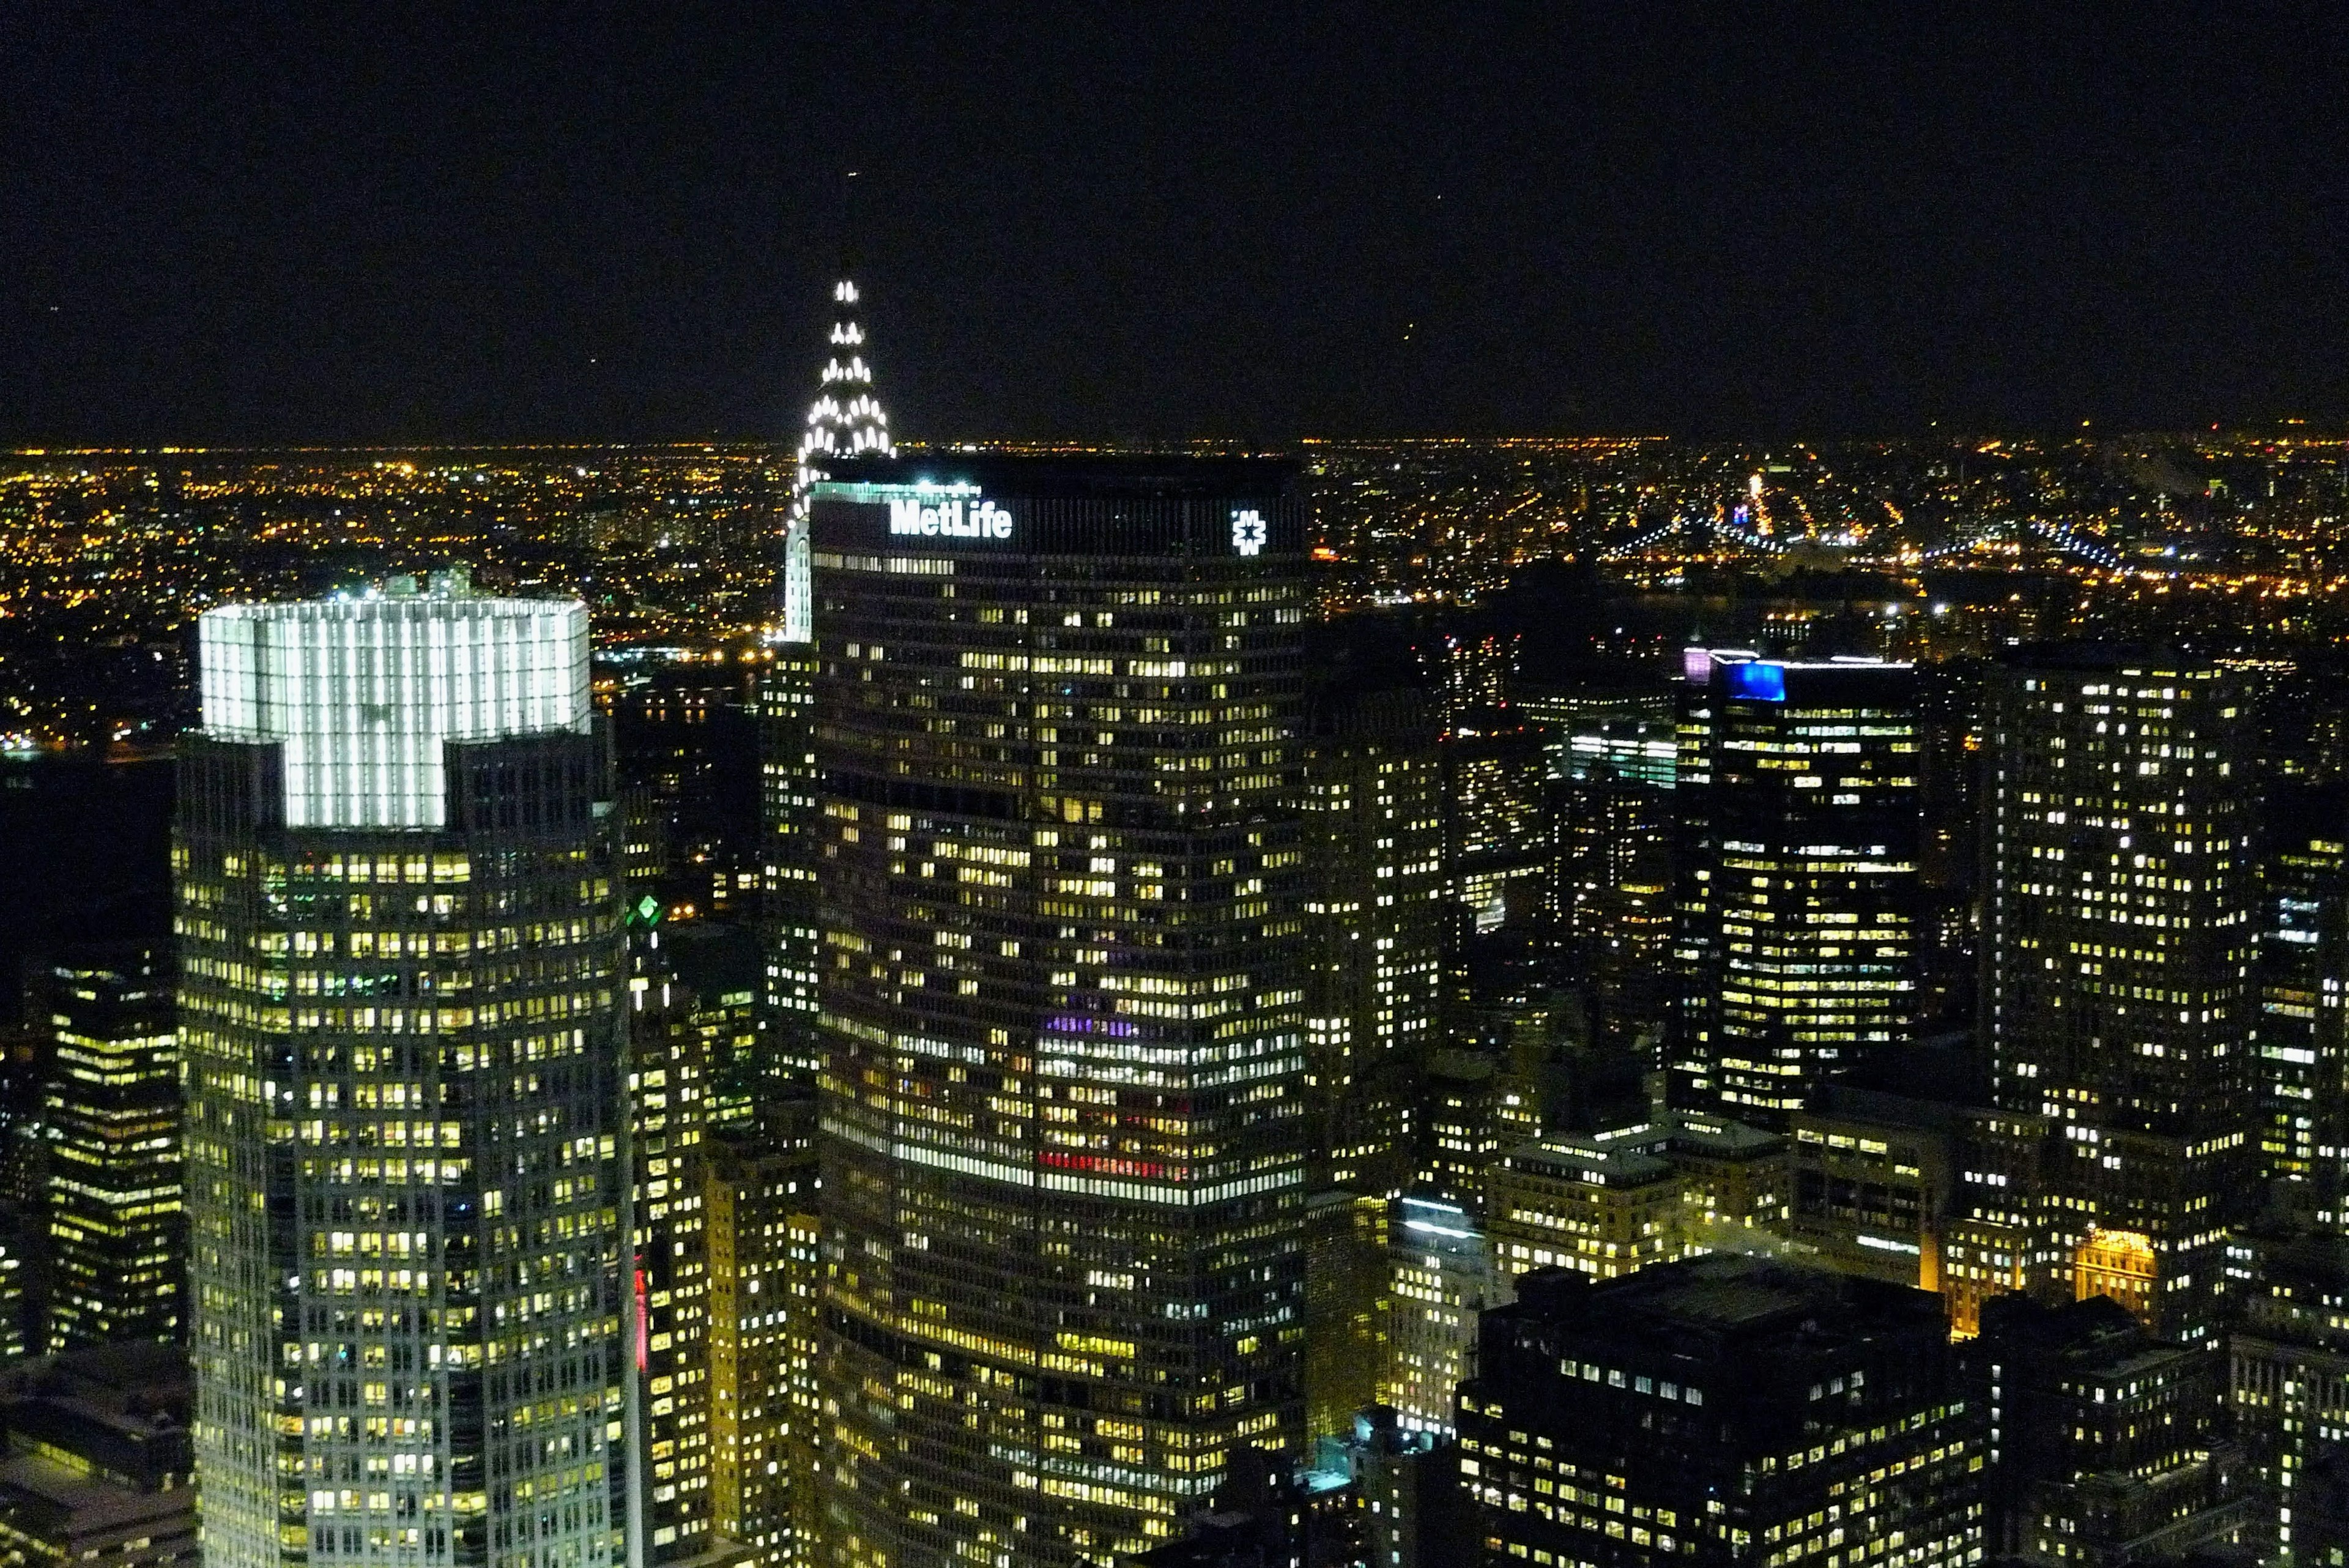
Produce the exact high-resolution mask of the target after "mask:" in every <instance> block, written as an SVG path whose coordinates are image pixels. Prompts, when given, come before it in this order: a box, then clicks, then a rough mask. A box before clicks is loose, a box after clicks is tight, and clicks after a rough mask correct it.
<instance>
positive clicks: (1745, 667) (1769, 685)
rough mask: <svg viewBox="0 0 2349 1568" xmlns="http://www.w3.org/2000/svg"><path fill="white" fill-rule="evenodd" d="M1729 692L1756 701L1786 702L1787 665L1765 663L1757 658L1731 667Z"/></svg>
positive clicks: (1733, 695) (1734, 695)
mask: <svg viewBox="0 0 2349 1568" xmlns="http://www.w3.org/2000/svg"><path fill="white" fill-rule="evenodd" d="M1729 694H1730V695H1731V696H1732V697H1747V698H1751V699H1752V700H1753V701H1756V702H1784V701H1785V700H1786V667H1785V665H1783V664H1764V663H1763V662H1762V661H1761V660H1760V659H1755V660H1754V661H1753V662H1751V663H1748V664H1733V665H1731V666H1730V667H1729Z"/></svg>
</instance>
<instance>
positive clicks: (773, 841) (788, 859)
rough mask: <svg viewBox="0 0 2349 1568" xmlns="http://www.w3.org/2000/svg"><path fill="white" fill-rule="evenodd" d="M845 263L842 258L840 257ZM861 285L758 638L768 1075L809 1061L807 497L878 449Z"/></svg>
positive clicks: (812, 923) (841, 328) (850, 307)
mask: <svg viewBox="0 0 2349 1568" xmlns="http://www.w3.org/2000/svg"><path fill="white" fill-rule="evenodd" d="M845 270H846V269H845V268H843V271H845ZM862 299H863V296H861V295H860V294H859V293H858V292H857V287H856V284H855V281H854V279H853V278H848V277H843V278H841V279H840V280H839V281H838V282H837V283H835V284H833V290H832V304H833V311H832V327H831V331H830V332H829V333H828V334H827V341H826V344H825V354H824V363H823V373H822V374H821V376H820V377H819V378H818V386H817V390H816V395H815V400H814V401H813V402H812V403H811V404H809V405H808V412H807V424H806V428H805V429H804V430H803V431H802V432H801V435H800V443H799V451H798V452H797V454H796V457H795V460H794V467H793V470H792V498H791V504H790V510H789V512H788V514H786V516H785V518H784V526H783V570H782V589H783V603H782V636H781V640H780V641H778V642H775V643H773V644H771V645H770V647H769V648H768V649H767V653H768V660H769V661H768V665H767V669H766V670H765V671H764V673H763V674H762V675H761V678H760V680H759V684H758V690H757V698H756V704H755V706H756V709H757V714H758V724H759V797H760V798H759V805H760V822H761V834H760V848H761V854H760V862H761V867H760V887H761V915H760V927H761V932H762V937H763V940H762V941H761V946H762V948H763V949H764V950H765V962H764V968H765V971H766V974H765V978H764V983H763V985H762V987H761V996H760V1009H759V1012H760V1017H759V1034H760V1041H761V1058H762V1066H763V1067H764V1068H765V1070H766V1072H767V1074H768V1075H770V1076H771V1077H774V1078H776V1079H779V1080H780V1079H783V1078H791V1077H797V1078H798V1079H800V1080H801V1081H802V1082H805V1081H806V1080H807V1079H809V1078H812V1076H813V1075H814V1073H815V1069H816V1058H817V1049H818V1047H817V1044H816V1040H815V1033H814V1028H815V1011H816V935H817V932H816V906H815V860H814V838H813V833H814V824H813V814H814V811H815V790H816V778H815V727H814V703H815V649H814V646H813V638H814V635H815V632H814V621H813V617H812V599H811V597H810V595H811V592H812V589H811V587H810V578H809V558H808V503H809V497H810V494H811V493H812V489H813V487H814V485H815V484H816V483H817V482H818V481H819V480H821V479H823V477H824V474H825V472H827V470H828V468H829V466H830V465H831V464H832V463H833V462H839V461H841V460H843V459H853V458H856V457H860V456H868V455H870V456H881V457H886V456H888V455H889V454H890V453H891V452H894V451H895V446H894V445H893V444H892V442H891V441H890V436H889V416H888V414H887V413H886V412H885V410H883V409H882V407H881V400H880V399H879V398H878V397H876V396H875V395H874V390H873V366H872V364H871V362H870V361H868V360H867V359H866V358H865V338H864V319H863V312H862V311H861V309H860V308H859V307H860V305H861V303H862Z"/></svg>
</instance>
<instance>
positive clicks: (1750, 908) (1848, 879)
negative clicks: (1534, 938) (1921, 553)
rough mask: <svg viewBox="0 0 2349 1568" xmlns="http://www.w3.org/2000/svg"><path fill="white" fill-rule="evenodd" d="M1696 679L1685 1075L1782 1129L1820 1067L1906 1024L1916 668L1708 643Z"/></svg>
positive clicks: (1682, 942)
mask: <svg viewBox="0 0 2349 1568" xmlns="http://www.w3.org/2000/svg"><path fill="white" fill-rule="evenodd" d="M1691 676H1692V679H1691V681H1690V684H1689V686H1688V688H1687V691H1686V696H1685V698H1684V701H1683V711H1682V728H1681V740H1682V753H1681V758H1680V765H1679V770H1678V772H1679V779H1678V783H1677V785H1676V787H1675V789H1674V791H1673V794H1674V797H1675V801H1676V807H1677V814H1678V815H1679V816H1680V819H1681V834H1682V840H1681V844H1680V846H1679V853H1680V855H1681V857H1682V863H1681V867H1680V873H1679V875H1680V879H1681V888H1682V896H1681V899H1680V912H1679V921H1680V929H1679V931H1678V933H1677V935H1676V937H1675V940H1674V949H1675V951H1676V953H1678V954H1679V955H1681V956H1682V961H1683V962H1684V964H1685V980H1684V982H1683V983H1684V984H1685V986H1686V992H1685V995H1684V997H1683V1000H1682V1008H1681V1013H1680V1019H1679V1039H1678V1041H1677V1042H1676V1045H1675V1053H1674V1060H1673V1068H1674V1075H1675V1077H1676V1078H1677V1079H1678V1080H1679V1081H1678V1083H1677V1084H1676V1085H1675V1089H1676V1093H1677V1094H1678V1095H1679V1096H1682V1099H1683V1100H1684V1101H1685V1102H1686V1103H1689V1104H1691V1105H1692V1106H1697V1107H1700V1108H1703V1109H1709V1110H1714V1111H1718V1112H1719V1113H1721V1114H1722V1115H1724V1116H1733V1117H1736V1118H1737V1119H1739V1120H1741V1121H1745V1122H1751V1123H1754V1124H1755V1125H1757V1126H1761V1127H1770V1128H1773V1129H1775V1130H1778V1131H1784V1130H1785V1127H1786V1121H1787V1117H1788V1116H1790V1115H1791V1114H1792V1113H1793V1112H1795V1110H1797V1109H1799V1108H1800V1107H1801V1106H1802V1104H1803V1101H1804V1098H1805V1096H1806V1095H1807V1094H1808V1093H1809V1091H1810V1090H1811V1089H1812V1088H1813V1087H1814V1086H1815V1085H1816V1084H1818V1083H1819V1082H1821V1081H1823V1080H1825V1079H1828V1078H1832V1077H1835V1076H1836V1075H1838V1074H1840V1073H1842V1072H1844V1071H1845V1070H1847V1068H1849V1067H1850V1066H1852V1065H1853V1064H1855V1063H1857V1061H1858V1060H1859V1059H1860V1058H1861V1057H1862V1056H1864V1055H1865V1054H1868V1052H1870V1051H1872V1050H1877V1049H1879V1048H1882V1047H1885V1046H1889V1045H1893V1044H1899V1043H1901V1042H1904V1041H1906V1040H1907V1039H1908V1038H1909V1032H1910V1024H1911V1023H1912V1021H1913V1018H1914V1010H1915V1007H1916V999H1917V949H1916V943H1917V919H1916V910H1917V844H1918V835H1919V832H1920V817H1919V810H1918V760H1919V759H1918V754H1917V753H1918V741H1917V716H1916V685H1915V671H1914V670H1911V669H1910V667H1909V666H1908V665H1905V664H1884V663H1879V662H1877V661H1875V660H1872V659H1836V660H1834V661H1832V662H1826V663H1800V664H1797V663H1782V662H1779V661H1776V660H1772V659H1754V658H1750V657H1747V656H1744V655H1742V654H1741V655H1726V654H1714V655H1713V656H1711V657H1710V658H1705V659H1702V662H1701V664H1692V669H1691Z"/></svg>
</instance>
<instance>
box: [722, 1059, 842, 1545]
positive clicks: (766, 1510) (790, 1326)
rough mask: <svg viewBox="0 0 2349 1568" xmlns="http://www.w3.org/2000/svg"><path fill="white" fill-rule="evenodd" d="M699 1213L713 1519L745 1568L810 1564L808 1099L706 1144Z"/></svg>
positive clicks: (812, 1179) (783, 1103)
mask: <svg viewBox="0 0 2349 1568" xmlns="http://www.w3.org/2000/svg"><path fill="white" fill-rule="evenodd" d="M704 1170H705V1176H704V1187H703V1192H704V1195H705V1201H706V1203H707V1205H708V1209H709V1390H710V1429H709V1436H710V1481H711V1489H710V1490H711V1501H712V1509H711V1513H712V1518H713V1519H714V1520H715V1521H716V1524H717V1528H718V1533H719V1535H720V1536H721V1537H723V1538H724V1539H725V1540H726V1541H728V1542H732V1543H733V1544H734V1545H736V1546H738V1547H740V1549H741V1550H742V1551H743V1552H746V1553H747V1554H748V1555H747V1556H746V1558H745V1560H744V1568H798V1565H799V1564H803V1563H813V1562H816V1561H817V1560H818V1554H817V1551H816V1546H817V1532H816V1531H815V1529H814V1527H813V1525H814V1519H815V1500H814V1470H813V1464H814V1456H815V1447H814V1443H813V1441H812V1433H813V1430H814V1428H815V1426H816V1422H817V1409H818V1405H817V1396H816V1391H815V1355H814V1344H815V1330H816V1312H817V1304H816V1287H817V1284H818V1278H817V1269H816V1254H817V1251H818V1249H819V1247H820V1245H821V1241H822V1231H821V1223H822V1222H821V1221H820V1220H818V1219H817V1218H816V1200H817V1193H818V1191H819V1185H818V1182H817V1179H816V1153H815V1096H814V1095H813V1094H812V1092H811V1093H809V1094H807V1095H804V1096H799V1097H796V1098H790V1099H783V1100H779V1101H775V1102H772V1103H771V1104H769V1105H767V1106H762V1107H761V1110H760V1113H759V1116H758V1119H757V1120H756V1121H754V1122H752V1123H750V1124H747V1125H742V1126H738V1127H731V1128H728V1129H724V1130H722V1131H719V1132H717V1133H714V1134H713V1135H712V1136H711V1137H710V1148H709V1161H708V1163H707V1164H706V1166H705V1167H704Z"/></svg>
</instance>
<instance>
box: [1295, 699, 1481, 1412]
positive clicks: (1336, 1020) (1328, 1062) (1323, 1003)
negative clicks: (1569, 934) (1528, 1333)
mask: <svg viewBox="0 0 2349 1568" xmlns="http://www.w3.org/2000/svg"><path fill="white" fill-rule="evenodd" d="M1304 776H1305V791H1304V799H1303V804H1304V810H1305V823H1304V832H1305V846H1304V847H1305V864H1306V867H1307V869H1308V873H1309V879H1310V887H1309V892H1308V894H1307V897H1306V904H1305V913H1306V916H1307V923H1306V929H1307V932H1308V936H1309V940H1310V941H1311V944H1312V946H1311V956H1310V960H1309V963H1310V978H1309V981H1308V984H1307V990H1306V1019H1305V1033H1306V1069H1307V1075H1308V1078H1309V1087H1310V1089H1311V1091H1312V1103H1313V1106H1314V1120H1315V1123H1316V1127H1315V1147H1316V1148H1317V1149H1318V1150H1319V1151H1320V1152H1321V1154H1322V1155H1323V1156H1324V1157H1325V1158H1324V1159H1323V1160H1322V1162H1321V1163H1322V1166H1323V1168H1322V1169H1320V1170H1319V1171H1317V1172H1316V1177H1317V1185H1319V1184H1322V1183H1330V1184H1335V1185H1338V1186H1341V1187H1345V1188H1348V1189H1353V1190H1359V1191H1364V1192H1377V1193H1381V1194H1386V1195H1390V1196H1391V1195H1392V1194H1393V1193H1394V1192H1397V1191H1399V1190H1401V1189H1402V1187H1403V1186H1404V1185H1406V1184H1407V1183H1408V1182H1409V1180H1410V1179H1411V1167H1410V1161H1411V1148H1412V1137H1413V1127H1412V1113H1413V1106H1414V1104H1415V1102H1416V1100H1417V1098H1418V1081H1419V1076H1420V1073H1421V1070H1422V1069H1423V1066H1424V1064H1425V1059H1426V1056H1427V1054H1428V1053H1429V1052H1430V1051H1431V1050H1433V1048H1434V1046H1435V1045H1436V1044H1437V1026H1438V1023H1439V1017H1438V1014H1439V1012H1440V1008H1439V1003H1440V1002H1441V999H1442V993H1443V974H1442V965H1443V948H1444V930H1445V919H1446V913H1445V909H1444V800H1443V793H1442V770H1441V767H1440V760H1439V757H1438V753H1437V748H1436V742H1435V732H1434V725H1433V716H1432V715H1431V714H1430V713H1429V712H1428V711H1427V710H1426V707H1425V704H1424V703H1423V701H1421V700H1420V699H1419V697H1418V695H1417V694H1416V693H1413V692H1378V693H1373V694H1371V695H1369V696H1365V697H1360V698H1353V699H1350V700H1340V701H1330V702H1326V703H1323V704H1320V705H1319V706H1318V707H1317V709H1316V711H1315V712H1314V714H1313V728H1312V732H1311V735H1310V738H1309V741H1308V742H1307V743H1306V746H1305V748H1304ZM1345 1416H1346V1418H1347V1419H1348V1420H1351V1419H1352V1411H1351V1409H1349V1410H1347V1411H1346V1412H1345Z"/></svg>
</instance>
